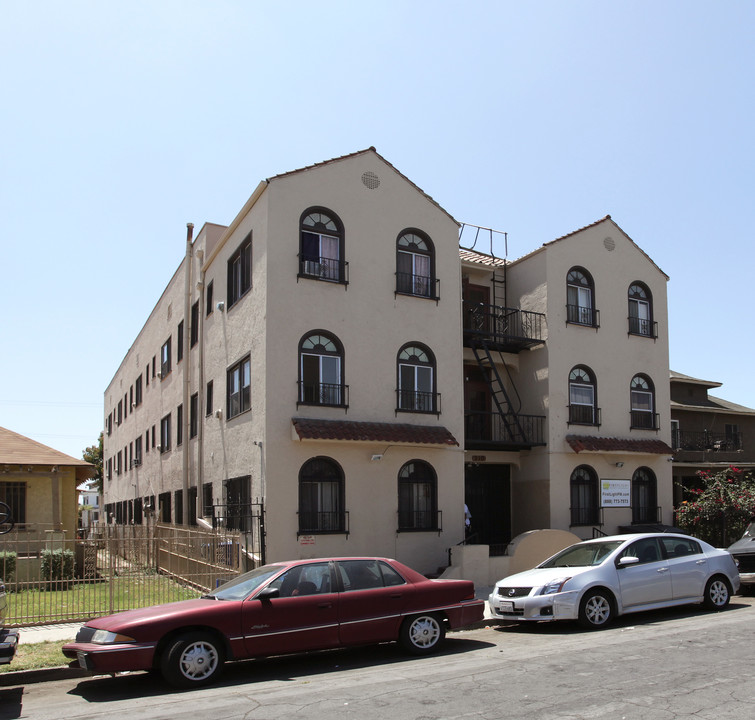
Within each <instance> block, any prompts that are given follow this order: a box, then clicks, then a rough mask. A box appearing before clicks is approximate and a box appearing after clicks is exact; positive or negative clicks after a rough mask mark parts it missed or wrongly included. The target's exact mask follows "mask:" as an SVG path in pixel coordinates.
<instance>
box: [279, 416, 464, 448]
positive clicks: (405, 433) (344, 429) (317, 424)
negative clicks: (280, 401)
mask: <svg viewBox="0 0 755 720" xmlns="http://www.w3.org/2000/svg"><path fill="white" fill-rule="evenodd" d="M292 422H293V424H294V430H296V434H297V435H298V436H299V439H300V440H351V441H356V442H385V443H412V444H417V445H458V444H459V443H458V441H457V440H456V438H455V437H454V436H453V435H452V434H451V433H450V432H449V431H448V430H447V429H446V428H444V427H443V426H442V425H410V424H408V423H379V422H354V421H350V420H317V419H311V418H292Z"/></svg>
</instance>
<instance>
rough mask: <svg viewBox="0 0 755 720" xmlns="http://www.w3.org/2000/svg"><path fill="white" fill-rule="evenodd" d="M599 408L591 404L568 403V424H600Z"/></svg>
mask: <svg viewBox="0 0 755 720" xmlns="http://www.w3.org/2000/svg"><path fill="white" fill-rule="evenodd" d="M600 418H601V413H600V408H596V407H593V406H592V405H569V425H594V426H598V425H600Z"/></svg>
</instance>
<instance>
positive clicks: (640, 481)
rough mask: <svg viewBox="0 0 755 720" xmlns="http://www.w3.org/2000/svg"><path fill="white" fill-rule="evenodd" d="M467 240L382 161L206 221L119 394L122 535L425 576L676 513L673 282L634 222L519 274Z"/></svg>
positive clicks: (116, 456) (564, 245)
mask: <svg viewBox="0 0 755 720" xmlns="http://www.w3.org/2000/svg"><path fill="white" fill-rule="evenodd" d="M459 227H460V226H459V223H457V222H456V221H455V220H454V218H453V217H452V216H451V215H449V213H448V212H446V211H445V210H444V209H443V208H441V207H440V206H439V205H438V204H437V203H436V202H434V201H433V200H432V198H430V197H429V196H427V195H426V194H425V193H424V192H422V190H420V189H419V188H418V187H417V186H416V185H414V184H413V183H412V182H411V181H410V180H409V179H408V178H406V177H404V176H403V175H402V174H401V173H400V172H398V171H397V169H396V168H394V167H393V166H392V165H391V164H390V163H388V162H387V161H386V160H385V159H384V158H382V157H381V156H380V155H379V154H378V153H377V152H376V151H375V150H374V148H370V149H368V150H365V151H362V152H357V153H354V154H352V155H347V156H344V157H341V158H337V159H335V160H331V161H327V162H324V163H320V164H318V165H314V166H311V167H307V168H304V169H301V170H297V171H294V172H290V173H285V174H282V175H278V176H275V177H272V178H270V179H269V180H266V181H264V182H262V183H260V185H259V186H258V187H257V188H256V190H255V191H254V192H253V194H252V196H251V197H250V199H249V200H248V201H247V203H246V205H245V206H244V207H243V208H242V209H241V211H240V212H239V214H238V215H237V217H236V218H235V219H234V220H233V222H232V223H231V224H230V225H229V226H228V227H223V226H218V225H212V224H207V225H205V226H204V227H203V228H202V229H201V230H200V231H199V232H198V233H197V234H196V237H194V233H193V228H191V227H190V228H189V229H188V233H187V242H186V254H185V258H184V261H183V262H182V264H181V266H180V267H179V268H178V270H177V271H176V274H175V275H174V276H173V278H172V279H171V281H170V283H169V284H168V286H167V288H166V289H165V291H164V292H163V294H162V297H161V298H160V299H159V301H158V302H157V305H156V306H155V308H154V310H153V312H152V313H151V315H150V317H149V318H148V320H147V322H146V323H145V325H144V328H143V329H142V331H141V332H140V334H139V335H138V337H137V338H136V340H135V341H134V344H133V345H132V347H131V348H130V350H129V352H128V353H127V355H126V357H125V358H124V359H123V361H122V363H121V366H120V367H119V368H118V370H117V372H116V374H115V376H114V378H113V380H112V381H111V383H110V385H109V386H108V388H107V390H106V392H105V417H106V432H105V438H104V464H105V481H104V505H105V509H106V512H107V513H108V515H109V517H110V519H111V521H114V522H137V523H139V522H143V521H144V518H145V516H149V515H151V514H154V516H155V517H157V518H159V519H162V520H164V521H172V522H186V523H190V524H195V523H199V524H205V523H206V524H212V523H214V524H218V523H220V524H226V525H229V526H231V527H237V528H239V529H242V530H245V531H247V532H248V534H249V537H250V538H252V546H253V548H254V552H255V553H256V554H258V555H259V556H260V558H262V557H264V558H265V559H267V560H274V559H281V558H288V557H315V556H328V555H337V554H348V555H358V554H369V555H388V556H393V557H396V558H398V559H400V560H402V561H404V562H407V563H408V564H410V565H413V566H415V567H417V569H419V570H421V571H424V572H431V571H434V570H436V569H437V568H438V567H441V566H444V565H445V564H447V561H448V549H449V548H450V547H453V546H455V545H457V544H458V543H461V542H463V541H464V540H465V536H466V538H467V540H468V541H469V542H474V543H485V544H489V545H491V546H493V547H496V546H501V547H503V546H505V544H506V543H507V542H508V541H509V540H511V538H512V537H513V536H514V535H517V534H519V533H521V532H524V531H527V530H531V529H535V528H556V529H562V530H571V531H572V532H574V533H576V534H578V535H580V536H591V535H592V534H593V532H613V531H615V530H617V529H618V528H619V527H621V526H624V525H629V524H631V523H632V522H635V523H639V522H670V520H671V512H672V508H671V466H670V463H669V462H668V459H669V458H670V455H671V450H670V448H669V446H668V441H669V439H670V418H669V390H668V382H667V378H668V340H667V337H668V328H667V310H666V282H667V277H666V276H665V275H664V274H663V272H661V271H660V269H659V268H657V267H656V266H655V264H654V263H653V262H652V261H651V260H650V259H649V258H648V257H647V256H646V255H645V254H644V253H643V252H642V250H641V249H640V248H639V247H638V246H637V245H636V244H635V243H634V242H633V241H632V240H631V239H630V238H629V237H627V236H626V234H625V233H624V232H623V231H622V230H621V229H620V228H619V227H618V226H617V225H616V224H615V223H614V222H613V221H612V220H611V219H610V218H605V219H603V220H601V221H599V222H597V223H594V224H593V225H591V226H589V227H586V228H583V229H582V230H579V231H577V232H574V233H572V234H570V235H568V236H565V237H563V238H560V239H559V240H556V241H554V242H551V243H548V244H546V245H544V246H543V247H541V248H539V249H538V250H536V251H535V252H532V253H530V254H529V255H526V256H524V257H522V258H521V259H519V260H516V261H513V262H508V261H506V260H503V259H497V258H494V257H492V256H491V255H489V254H482V253H480V252H477V251H475V250H465V249H462V250H460V248H459ZM465 502H466V504H467V505H468V508H469V510H470V511H471V523H470V525H469V526H468V527H465V512H464V506H465ZM263 510H264V513H263Z"/></svg>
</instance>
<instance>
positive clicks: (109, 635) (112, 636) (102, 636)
mask: <svg viewBox="0 0 755 720" xmlns="http://www.w3.org/2000/svg"><path fill="white" fill-rule="evenodd" d="M90 642H93V643H96V644H97V645H112V644H113V643H129V642H134V638H132V637H128V635H121V634H120V633H114V632H109V631H108V630H95V631H94V635H92V639H91V641H90Z"/></svg>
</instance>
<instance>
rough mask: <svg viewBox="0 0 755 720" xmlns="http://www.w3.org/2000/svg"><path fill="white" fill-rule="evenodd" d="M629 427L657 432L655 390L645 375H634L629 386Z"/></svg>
mask: <svg viewBox="0 0 755 720" xmlns="http://www.w3.org/2000/svg"><path fill="white" fill-rule="evenodd" d="M630 402H631V421H630V422H631V427H633V428H645V429H648V430H657V429H658V423H657V422H656V414H655V389H654V388H653V382H652V380H651V379H650V378H649V377H647V376H646V375H635V376H634V377H633V378H632V384H631V386H630Z"/></svg>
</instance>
